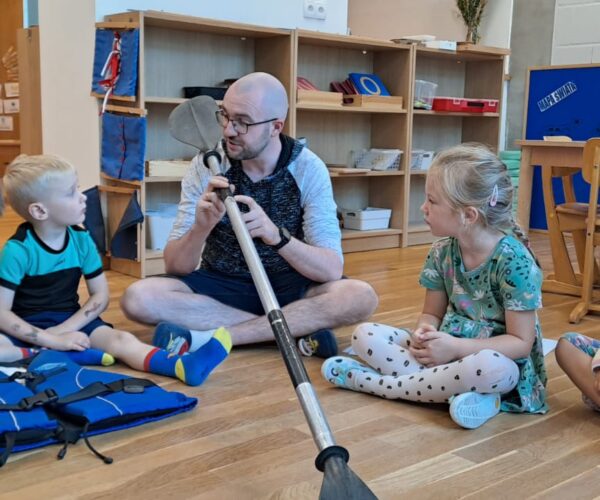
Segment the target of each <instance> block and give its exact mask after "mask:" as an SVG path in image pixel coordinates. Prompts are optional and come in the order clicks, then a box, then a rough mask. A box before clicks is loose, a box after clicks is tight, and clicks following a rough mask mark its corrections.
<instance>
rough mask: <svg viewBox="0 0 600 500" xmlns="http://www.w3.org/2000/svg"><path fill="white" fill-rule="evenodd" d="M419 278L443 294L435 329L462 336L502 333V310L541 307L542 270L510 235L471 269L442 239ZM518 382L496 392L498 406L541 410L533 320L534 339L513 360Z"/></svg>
mask: <svg viewBox="0 0 600 500" xmlns="http://www.w3.org/2000/svg"><path fill="white" fill-rule="evenodd" d="M419 282H420V283H421V285H422V286H424V287H425V288H428V289H431V290H443V291H445V292H446V294H447V295H448V308H447V310H446V314H445V315H444V318H443V320H442V324H441V325H440V327H439V330H440V331H443V332H446V333H449V334H451V335H454V336H455V337H463V338H489V337H493V336H495V335H503V334H505V333H506V323H505V318H504V311H506V310H511V311H533V310H536V309H539V308H540V307H542V290H541V287H542V271H541V269H540V268H539V267H538V265H537V264H536V262H535V260H534V258H533V257H532V255H531V254H530V253H529V251H528V250H527V248H525V246H524V245H523V244H522V243H521V242H520V241H518V240H517V239H516V238H515V237H514V236H505V237H504V238H502V239H501V240H500V241H499V242H498V244H497V245H496V248H495V249H494V251H493V252H492V254H491V255H490V256H489V257H488V258H487V260H486V261H485V262H484V263H482V264H481V265H480V266H478V267H477V268H475V269H473V270H471V271H467V270H466V269H465V267H464V264H463V261H462V256H461V252H460V248H459V246H458V241H457V240H456V239H455V238H444V239H441V240H438V241H436V242H435V243H434V244H433V245H432V247H431V250H430V251H429V255H428V256H427V260H426V261H425V265H424V267H423V271H422V272H421V277H420V280H419ZM515 362H516V363H517V365H518V366H519V372H520V377H519V382H518V384H517V386H516V387H515V388H514V389H513V390H512V391H511V392H509V393H508V394H503V395H502V406H501V409H502V410H503V411H511V412H531V413H545V412H546V411H548V406H547V405H546V403H545V399H546V381H547V377H546V369H545V367H544V354H543V351H542V334H541V330H540V325H539V321H538V318H537V315H536V319H535V342H534V343H533V347H532V349H531V353H530V354H529V356H528V357H526V358H521V359H516V360H515Z"/></svg>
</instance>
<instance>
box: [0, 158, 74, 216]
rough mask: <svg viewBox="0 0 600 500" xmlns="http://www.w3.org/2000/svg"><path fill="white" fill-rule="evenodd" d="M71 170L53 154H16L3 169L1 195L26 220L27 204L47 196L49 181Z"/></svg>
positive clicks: (27, 213) (64, 161)
mask: <svg viewBox="0 0 600 500" xmlns="http://www.w3.org/2000/svg"><path fill="white" fill-rule="evenodd" d="M70 172H75V167H73V165H71V164H70V163H69V162H68V161H66V160H64V159H62V158H60V157H58V156H53V155H36V156H28V155H20V156H18V157H17V158H15V160H14V161H13V162H12V163H11V164H10V165H9V166H8V167H7V168H6V172H5V174H4V178H3V185H4V196H5V197H6V200H7V201H8V203H9V204H10V205H11V206H12V207H13V209H14V210H15V212H17V213H18V214H19V215H20V216H21V217H23V218H24V219H26V220H30V219H31V216H30V215H29V205H31V204H32V203H36V202H39V201H42V200H44V199H46V198H47V196H48V195H51V194H52V192H51V190H50V183H51V182H52V181H53V180H55V179H56V178H58V177H60V176H63V175H65V174H66V173H70Z"/></svg>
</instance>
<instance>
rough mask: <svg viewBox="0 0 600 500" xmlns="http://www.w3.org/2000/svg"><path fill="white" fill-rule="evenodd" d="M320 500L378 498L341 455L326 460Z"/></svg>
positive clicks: (373, 499) (371, 499)
mask: <svg viewBox="0 0 600 500" xmlns="http://www.w3.org/2000/svg"><path fill="white" fill-rule="evenodd" d="M323 473H324V475H325V477H324V478H323V485H322V486H321V493H320V494H319V499H320V500H377V497H376V496H375V494H374V493H373V492H372V491H371V490H370V489H369V487H368V486H367V485H366V484H365V483H364V482H363V481H362V479H361V478H360V477H358V476H357V475H356V474H355V473H354V472H352V470H351V469H350V467H348V464H347V463H346V461H345V460H344V459H343V458H342V457H341V456H339V455H334V456H331V457H329V458H328V459H327V461H326V462H325V470H324V471H323Z"/></svg>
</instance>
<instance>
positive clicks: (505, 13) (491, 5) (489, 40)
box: [479, 0, 513, 48]
mask: <svg viewBox="0 0 600 500" xmlns="http://www.w3.org/2000/svg"><path fill="white" fill-rule="evenodd" d="M512 14H513V0H493V1H491V2H488V3H487V4H486V6H485V10H484V11H483V18H482V20H481V26H480V28H479V32H480V33H481V41H480V43H481V45H488V46H490V47H504V48H508V47H510V29H511V25H512Z"/></svg>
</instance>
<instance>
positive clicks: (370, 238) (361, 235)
mask: <svg viewBox="0 0 600 500" xmlns="http://www.w3.org/2000/svg"><path fill="white" fill-rule="evenodd" d="M400 246H402V230H401V229H393V228H390V229H372V230H369V231H358V230H355V229H342V249H343V251H344V253H349V252H364V251H367V250H381V249H384V248H398V247H400Z"/></svg>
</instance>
